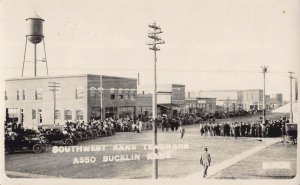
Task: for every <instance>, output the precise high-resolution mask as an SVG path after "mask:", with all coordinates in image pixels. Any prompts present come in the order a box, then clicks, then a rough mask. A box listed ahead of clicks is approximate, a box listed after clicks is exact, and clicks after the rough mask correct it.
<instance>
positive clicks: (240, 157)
mask: <svg viewBox="0 0 300 185" xmlns="http://www.w3.org/2000/svg"><path fill="white" fill-rule="evenodd" d="M281 140H282V139H281V138H272V139H263V141H264V144H262V145H259V146H256V147H253V148H252V149H250V150H247V151H245V152H243V153H241V154H238V155H236V156H235V157H233V158H231V159H228V160H226V161H223V162H221V163H219V164H217V165H215V166H211V167H210V168H209V169H208V174H207V178H210V177H212V176H213V175H215V174H217V173H218V172H220V171H222V170H224V169H226V168H228V167H230V166H232V165H234V164H236V163H238V162H240V161H242V160H244V159H246V158H247V157H249V156H251V155H253V154H255V153H257V152H259V151H261V150H263V149H265V148H267V147H269V146H271V145H273V144H275V143H278V142H280V141H281ZM228 150H230V149H228ZM184 179H191V180H192V179H203V177H202V171H199V172H196V173H194V174H191V175H189V176H187V177H185V178H184Z"/></svg>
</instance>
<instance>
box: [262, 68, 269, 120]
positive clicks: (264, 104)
mask: <svg viewBox="0 0 300 185" xmlns="http://www.w3.org/2000/svg"><path fill="white" fill-rule="evenodd" d="M261 68H262V72H263V76H264V90H263V122H262V123H263V124H265V123H266V99H265V96H266V72H267V69H268V66H265V65H264V66H262V67H261Z"/></svg>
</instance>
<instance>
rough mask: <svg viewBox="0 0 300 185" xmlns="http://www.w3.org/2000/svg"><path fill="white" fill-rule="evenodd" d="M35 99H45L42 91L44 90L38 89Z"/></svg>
mask: <svg viewBox="0 0 300 185" xmlns="http://www.w3.org/2000/svg"><path fill="white" fill-rule="evenodd" d="M35 99H36V100H41V99H43V91H42V89H36V90H35Z"/></svg>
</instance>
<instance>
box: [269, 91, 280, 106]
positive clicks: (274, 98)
mask: <svg viewBox="0 0 300 185" xmlns="http://www.w3.org/2000/svg"><path fill="white" fill-rule="evenodd" d="M282 105H283V99H282V94H272V95H271V98H270V109H275V108H278V107H280V106H282Z"/></svg>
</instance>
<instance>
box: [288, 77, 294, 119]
mask: <svg viewBox="0 0 300 185" xmlns="http://www.w3.org/2000/svg"><path fill="white" fill-rule="evenodd" d="M288 73H289V74H290V76H289V78H290V123H293V122H294V119H293V79H294V76H293V74H295V73H294V72H288Z"/></svg>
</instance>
